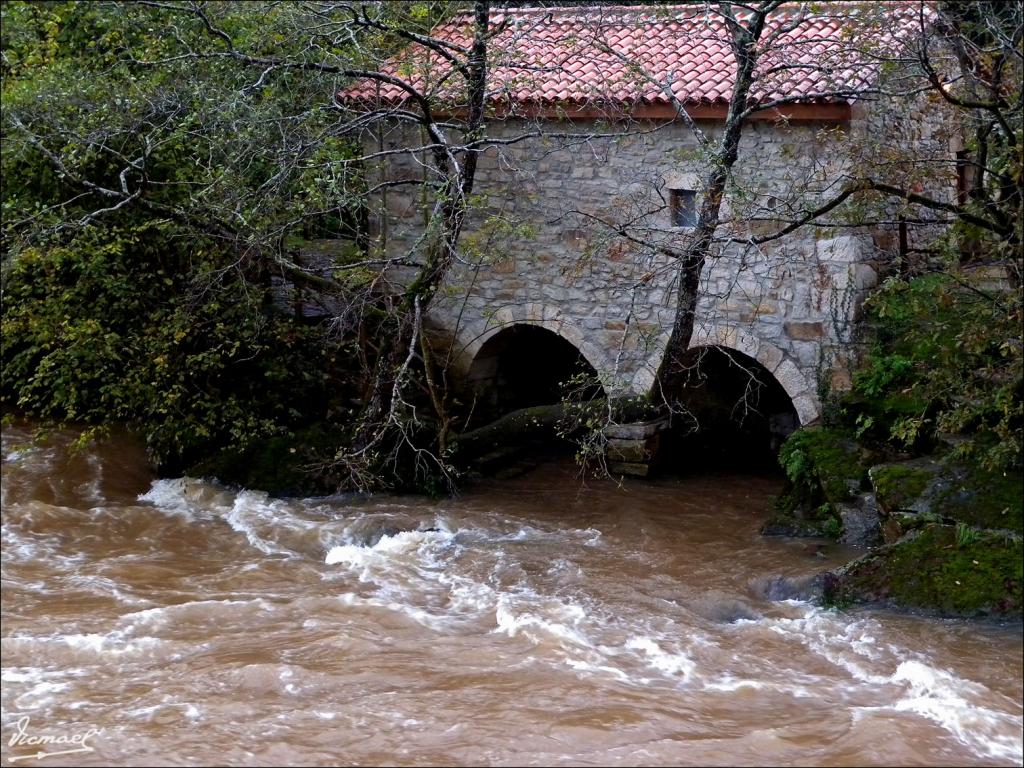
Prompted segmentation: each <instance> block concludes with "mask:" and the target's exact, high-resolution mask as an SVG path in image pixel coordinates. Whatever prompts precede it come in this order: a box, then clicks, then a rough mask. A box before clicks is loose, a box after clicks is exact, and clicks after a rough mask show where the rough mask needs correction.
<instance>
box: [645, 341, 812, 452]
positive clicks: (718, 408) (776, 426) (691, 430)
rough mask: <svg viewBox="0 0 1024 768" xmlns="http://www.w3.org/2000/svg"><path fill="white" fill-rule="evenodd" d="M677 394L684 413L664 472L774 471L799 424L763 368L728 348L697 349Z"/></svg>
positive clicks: (675, 423) (675, 425)
mask: <svg viewBox="0 0 1024 768" xmlns="http://www.w3.org/2000/svg"><path fill="white" fill-rule="evenodd" d="M686 367H687V371H686V377H685V379H684V383H683V386H682V388H681V389H680V391H678V392H675V393H672V394H673V395H674V396H675V398H676V402H677V405H678V408H679V410H680V413H677V414H675V415H673V418H672V429H671V430H670V432H669V434H668V435H666V438H667V440H666V442H664V443H663V445H664V449H663V451H662V452H661V464H662V468H663V469H664V470H666V471H669V472H686V471H690V470H703V471H706V470H708V469H714V470H729V471H732V470H755V471H761V470H774V469H777V467H778V462H777V456H778V450H779V446H780V445H781V443H782V441H783V440H784V439H785V438H786V436H788V435H789V433H791V432H792V431H793V430H795V429H796V428H797V427H798V426H799V425H800V421H799V419H798V418H797V415H796V410H795V409H794V408H793V402H792V401H791V400H790V398H789V395H787V394H786V391H785V390H784V389H783V388H782V385H781V384H779V382H778V381H777V380H776V379H775V377H774V376H772V375H771V374H770V373H769V372H768V371H767V370H766V369H765V367H764V366H763V365H761V364H760V363H759V362H757V361H756V360H754V359H753V358H752V357H748V356H747V355H744V354H743V353H741V352H736V351H734V350H731V349H727V348H725V347H698V348H696V349H692V350H690V352H689V353H688V355H687V359H686Z"/></svg>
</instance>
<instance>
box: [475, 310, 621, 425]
mask: <svg viewBox="0 0 1024 768" xmlns="http://www.w3.org/2000/svg"><path fill="white" fill-rule="evenodd" d="M469 383H470V385H471V387H472V389H473V392H474V395H475V398H476V404H475V418H474V421H479V420H486V419H488V418H495V417H497V416H501V415H503V414H506V413H509V412H510V411H514V410H518V409H520V408H527V407H530V406H534V405H550V404H554V403H558V402H561V401H562V400H563V399H565V398H566V397H567V396H568V397H569V398H571V399H573V400H589V399H592V398H594V397H598V396H600V395H601V393H602V389H601V385H600V383H599V382H598V377H597V372H596V371H595V370H594V368H593V366H591V365H590V363H588V362H587V359H586V358H585V357H584V356H583V355H582V353H580V351H579V350H578V349H577V348H576V347H575V346H573V344H572V343H570V342H568V341H566V340H565V339H563V338H562V337H561V336H559V335H558V334H557V333H554V332H553V331H549V330H548V329H547V328H541V327H540V326H536V325H525V324H516V325H511V326H508V327H507V328H503V329H502V330H500V331H498V332H497V333H496V334H494V335H493V336H492V337H491V338H489V339H488V340H487V341H486V342H484V344H483V346H481V347H480V351H479V352H478V353H477V355H476V357H475V358H474V359H473V363H472V365H471V367H470V370H469Z"/></svg>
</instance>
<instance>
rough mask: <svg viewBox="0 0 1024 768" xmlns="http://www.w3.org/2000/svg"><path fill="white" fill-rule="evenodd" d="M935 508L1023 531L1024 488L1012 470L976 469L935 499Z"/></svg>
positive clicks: (965, 518)
mask: <svg viewBox="0 0 1024 768" xmlns="http://www.w3.org/2000/svg"><path fill="white" fill-rule="evenodd" d="M933 511H934V512H936V513H937V514H939V515H942V516H943V517H947V518H951V519H953V520H960V521H962V522H966V523H969V524H970V525H976V526H980V527H983V528H997V529H1005V530H1011V531H1016V532H1018V533H1021V532H1024V519H1022V518H1024V487H1022V485H1021V478H1020V477H1019V476H1013V473H1010V472H1006V473H1002V472H986V471H984V470H981V469H974V470H971V471H970V472H968V473H966V474H965V475H964V476H963V478H962V480H961V482H959V483H954V484H953V485H951V486H950V487H949V488H947V489H946V490H944V491H943V492H941V493H940V494H939V495H938V496H937V497H936V499H935V503H934V505H933Z"/></svg>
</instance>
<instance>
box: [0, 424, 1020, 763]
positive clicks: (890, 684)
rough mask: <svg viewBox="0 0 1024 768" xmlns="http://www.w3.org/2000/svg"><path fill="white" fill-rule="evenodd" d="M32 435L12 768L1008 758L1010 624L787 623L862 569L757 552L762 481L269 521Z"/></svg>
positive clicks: (18, 596)
mask: <svg viewBox="0 0 1024 768" xmlns="http://www.w3.org/2000/svg"><path fill="white" fill-rule="evenodd" d="M28 436H29V432H28V431H27V430H26V429H24V428H20V427H12V428H10V429H6V430H5V431H4V434H3V497H2V502H3V582H2V597H3V632H2V651H3V693H2V715H3V718H2V719H3V723H2V724H3V734H2V736H3V761H4V763H5V764H8V759H9V758H20V759H19V760H18V761H17V763H20V764H21V765H36V764H41V765H103V766H106V765H337V764H344V765H381V764H383V765H462V764H471V765H480V764H489V765H563V764H565V765H569V764H572V765H750V764H753V765H897V764H899V765H1014V764H1017V765H1019V764H1020V763H1021V761H1022V759H1024V754H1022V741H1024V740H1022V736H1021V729H1022V723H1024V717H1022V713H1024V709H1022V694H1021V684H1022V674H1024V671H1022V632H1021V627H1020V626H1019V625H1011V626H1000V625H994V624H978V623H971V622H965V621H952V620H938V619H929V618H922V617H915V616H909V615H903V614H898V613H893V612H887V611H881V610H863V609H862V610H856V611H850V612H834V611H829V610H825V609H822V608H820V607H817V606H815V605H814V604H813V603H812V602H808V601H803V600H799V599H794V598H793V597H792V594H793V593H792V591H791V590H790V589H789V587H790V586H791V585H794V584H799V583H801V582H802V581H804V580H806V579H807V578H809V577H810V576H812V575H813V574H815V573H817V572H819V571H821V570H823V569H825V568H828V567H832V566H835V565H838V564H840V563H842V562H845V561H846V560H847V559H849V558H850V557H851V556H852V555H853V554H855V553H852V552H850V551H848V550H843V549H841V548H839V547H837V546H835V545H827V544H825V543H817V542H808V541H806V540H805V541H796V540H782V539H767V538H764V537H762V536H760V535H759V528H760V526H761V524H762V523H763V521H764V519H765V517H766V516H767V510H768V501H769V499H770V497H771V495H772V494H773V493H775V492H777V490H778V488H779V480H778V479H777V478H773V477H759V476H744V475H726V474H720V475H713V476H701V477H685V478H675V479H662V480H655V481H650V482H627V483H625V484H623V485H617V484H615V483H613V482H610V481H595V480H588V481H585V482H583V481H581V480H580V478H579V477H578V475H577V472H576V470H575V468H574V467H573V466H572V465H571V464H551V465H547V466H544V467H540V468H538V469H536V470H534V471H532V472H530V473H528V474H526V475H524V476H522V477H519V478H516V479H512V480H505V481H501V482H498V481H488V482H485V483H481V484H478V485H476V486H473V487H471V488H469V489H467V490H466V491H465V492H464V493H463V494H462V495H461V496H459V497H457V498H454V499H443V500H437V501H432V500H425V499H422V498H412V497H396V496H384V495H378V496H371V497H362V496H337V497H327V498H309V499H275V498H271V497H268V496H267V495H265V494H263V493H257V492H253V491H247V490H238V489H229V488H226V487H223V486H221V485H218V484H217V483H215V482H212V481H205V480H198V479H191V478H178V479H155V478H154V477H153V476H152V474H151V473H150V470H149V469H148V468H147V465H146V462H145V458H144V454H143V451H142V450H141V448H140V446H138V445H137V444H136V443H135V442H133V441H132V440H131V439H130V438H127V437H121V438H116V439H113V440H111V441H109V442H108V443H106V444H105V445H103V446H101V447H99V448H89V449H85V450H83V451H81V452H78V453H70V452H69V450H68V446H69V443H70V441H71V440H72V438H73V435H72V434H59V435H55V436H54V437H53V438H51V439H50V440H49V441H47V442H45V443H42V444H38V445H31V444H29V443H28ZM787 597H788V598H789V599H785V598H787ZM90 729H91V730H90ZM76 735H77V736H78V737H79V738H81V737H87V738H86V741H85V744H86V746H87V747H88V748H89V749H91V750H92V751H84V750H83V751H79V752H73V753H72V752H68V753H66V754H58V755H53V754H52V753H53V752H57V751H62V750H68V749H76V748H79V747H80V746H81V744H80V742H73V741H72V738H73V737H74V736H76ZM44 736H50V737H53V738H54V739H57V738H58V737H61V736H63V737H64V740H63V743H56V742H55V743H53V744H50V745H48V746H43V747H41V746H39V745H38V743H35V744H33V743H32V742H31V741H30V739H33V738H35V739H37V740H38V739H39V738H41V737H44ZM39 751H45V752H46V753H47V755H46V756H44V757H43V758H41V759H39V758H38V757H37V756H36V755H37V753H38V752H39Z"/></svg>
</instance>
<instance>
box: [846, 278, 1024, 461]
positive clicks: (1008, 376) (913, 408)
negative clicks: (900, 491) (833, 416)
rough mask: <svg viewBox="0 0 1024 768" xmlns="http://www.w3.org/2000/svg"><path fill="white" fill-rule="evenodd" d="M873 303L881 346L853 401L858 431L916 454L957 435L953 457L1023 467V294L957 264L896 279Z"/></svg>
mask: <svg viewBox="0 0 1024 768" xmlns="http://www.w3.org/2000/svg"><path fill="white" fill-rule="evenodd" d="M867 309H868V316H869V317H868V319H869V323H870V326H871V328H872V335H873V339H874V343H873V346H872V349H871V352H870V354H869V355H868V357H867V360H866V361H865V365H864V367H863V368H862V370H860V371H858V372H857V373H856V374H855V376H854V381H853V390H852V393H851V395H850V397H848V398H847V401H846V403H845V407H844V410H845V414H846V418H847V419H848V420H849V421H850V422H852V423H853V424H854V425H855V427H856V429H857V431H858V434H859V435H861V436H864V437H867V438H873V439H876V440H880V441H885V442H891V443H892V444H893V446H894V447H897V448H900V449H903V450H907V449H909V450H912V451H916V452H924V451H928V450H931V449H933V448H934V447H935V446H936V444H937V443H938V442H939V441H940V440H942V439H943V438H944V437H946V436H952V437H954V438H955V440H954V441H953V442H955V444H956V448H955V449H954V451H953V458H956V459H963V460H968V461H970V462H971V463H972V464H974V465H977V466H980V467H983V468H985V469H987V470H990V471H1017V472H1019V471H1020V468H1021V465H1022V464H1021V462H1022V454H1021V443H1022V439H1024V407H1022V389H1024V384H1022V382H1024V367H1022V343H1021V333H1020V323H1021V317H1022V315H1021V294H1020V291H1017V290H1001V289H999V288H991V287H988V286H984V287H979V285H978V284H977V280H976V279H975V278H974V277H973V276H972V275H971V274H969V273H962V272H960V271H958V270H957V269H954V268H951V269H950V271H949V272H948V273H943V274H932V275H927V276H922V277H918V278H914V279H908V280H889V281H887V282H886V283H885V284H884V285H883V286H882V288H881V289H880V290H879V291H877V292H876V293H875V294H874V295H873V296H872V297H871V298H870V300H869V301H868V303H867Z"/></svg>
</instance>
